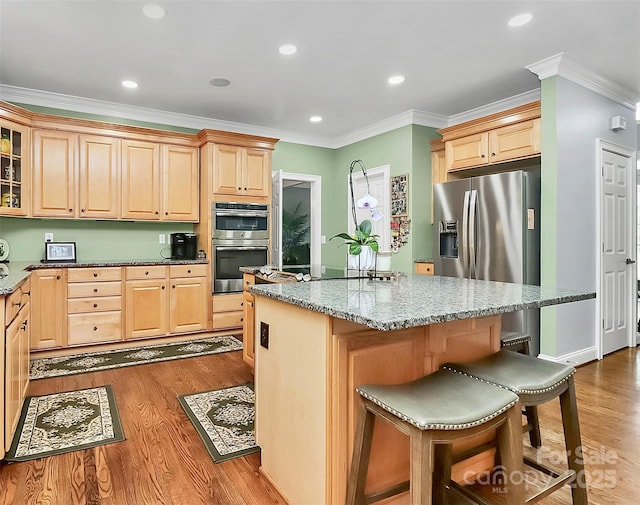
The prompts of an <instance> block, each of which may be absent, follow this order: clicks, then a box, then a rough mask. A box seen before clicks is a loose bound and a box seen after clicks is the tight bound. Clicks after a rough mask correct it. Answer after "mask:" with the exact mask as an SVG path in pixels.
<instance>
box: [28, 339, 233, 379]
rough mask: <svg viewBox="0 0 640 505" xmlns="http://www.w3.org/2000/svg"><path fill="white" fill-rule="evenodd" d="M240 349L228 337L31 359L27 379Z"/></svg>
mask: <svg viewBox="0 0 640 505" xmlns="http://www.w3.org/2000/svg"><path fill="white" fill-rule="evenodd" d="M241 349H242V342H241V341H240V340H238V339H237V338H235V337H233V336H231V335H224V336H221V337H211V338H205V339H201V340H192V341H189V342H179V343H175V344H154V345H146V346H144V347H134V348H130V349H121V350H116V351H98V352H90V353H84V354H74V355H73V356H61V357H58V358H36V359H33V360H31V368H30V373H29V378H30V379H31V380H35V379H46V378H48V377H57V376H59V375H72V374H78V373H85V372H96V371H98V370H108V369H110V368H118V367H123V366H131V365H143V364H147V363H155V362H157V361H168V360H172V359H181V358H192V357H194V356H204V355H207V354H217V353H221V352H228V351H238V350H241Z"/></svg>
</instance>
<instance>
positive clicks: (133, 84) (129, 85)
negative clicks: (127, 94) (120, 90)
mask: <svg viewBox="0 0 640 505" xmlns="http://www.w3.org/2000/svg"><path fill="white" fill-rule="evenodd" d="M122 85H123V86H124V87H125V88H128V89H136V88H137V87H138V83H137V82H136V81H129V80H124V81H122Z"/></svg>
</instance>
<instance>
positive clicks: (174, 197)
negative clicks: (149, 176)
mask: <svg viewBox="0 0 640 505" xmlns="http://www.w3.org/2000/svg"><path fill="white" fill-rule="evenodd" d="M198 174H199V170H198V149H197V148H195V147H181V146H171V145H163V146H162V193H163V197H162V207H163V211H162V217H163V219H165V220H170V221H195V222H197V221H198V207H199V205H198V184H199V177H198Z"/></svg>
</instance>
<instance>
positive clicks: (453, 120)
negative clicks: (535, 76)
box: [447, 89, 540, 126]
mask: <svg viewBox="0 0 640 505" xmlns="http://www.w3.org/2000/svg"><path fill="white" fill-rule="evenodd" d="M536 100H540V89H532V90H531V91H525V92H524V93H520V94H519V95H514V96H512V97H509V98H505V99H504V100H498V101H497V102H493V103H490V104H487V105H483V106H481V107H476V108H475V109H471V110H468V111H466V112H461V113H460V114H455V115H454V116H451V117H449V123H448V125H447V126H453V125H456V124H460V123H464V122H466V121H471V120H472V119H478V118H480V117H484V116H489V115H490V114H495V113H496V112H502V111H505V110H507V109H512V108H513V107H518V106H519V105H524V104H526V103H531V102H535V101H536Z"/></svg>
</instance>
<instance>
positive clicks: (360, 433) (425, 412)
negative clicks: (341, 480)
mask: <svg viewBox="0 0 640 505" xmlns="http://www.w3.org/2000/svg"><path fill="white" fill-rule="evenodd" d="M356 391H357V392H358V393H359V394H360V397H359V398H360V400H359V411H358V420H357V426H356V432H355V438H354V444H353V457H352V460H351V471H350V474H349V480H348V482H347V500H346V505H364V504H365V503H366V504H369V503H373V502H376V501H379V500H382V499H385V498H388V497H390V496H394V495H396V494H399V493H401V492H405V491H407V490H409V491H410V496H411V501H410V503H411V505H431V503H432V499H433V500H434V503H436V504H437V505H442V504H444V503H445V493H446V489H445V486H444V484H446V482H445V481H444V480H443V479H442V472H441V469H440V467H439V466H436V463H439V462H438V457H437V456H435V454H436V448H437V447H449V446H450V444H452V443H453V441H455V440H458V439H461V438H466V437H470V436H473V435H476V434H478V433H482V432H485V431H487V430H492V429H497V434H498V450H499V454H500V458H501V463H502V466H503V469H504V475H505V476H506V477H505V478H506V480H507V482H505V483H504V485H505V486H508V490H509V492H508V493H507V494H506V496H505V501H504V503H505V505H522V503H524V485H523V481H522V478H521V477H522V473H519V474H518V475H517V477H518V478H516V479H514V480H513V482H511V481H510V479H509V476H510V475H514V474H513V472H522V432H521V429H520V425H521V422H520V406H519V405H518V397H517V395H515V394H514V393H512V392H511V391H508V390H506V389H504V388H499V387H496V386H494V385H492V384H489V383H486V382H483V381H479V380H475V379H470V378H469V377H465V376H464V375H462V374H458V373H453V372H448V371H444V370H439V371H437V372H435V373H433V374H430V375H427V376H425V377H422V378H421V379H418V380H416V381H413V382H409V383H406V384H400V385H394V386H383V385H363V386H359V387H357V388H356ZM376 417H381V418H382V419H384V420H385V421H387V422H389V423H390V424H391V425H393V426H394V427H395V428H396V429H398V430H399V431H401V432H402V433H404V434H406V435H408V436H409V437H410V440H411V442H410V443H411V462H410V480H409V482H408V483H406V482H405V483H402V484H399V485H395V486H393V487H391V488H389V489H385V490H383V491H380V492H377V493H375V494H371V495H365V492H364V487H365V482H366V478H367V470H368V466H369V455H370V452H371V440H372V437H373V426H374V422H375V419H376ZM440 444H445V445H440ZM445 470H446V469H445ZM432 479H433V480H432ZM407 484H408V486H407Z"/></svg>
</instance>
